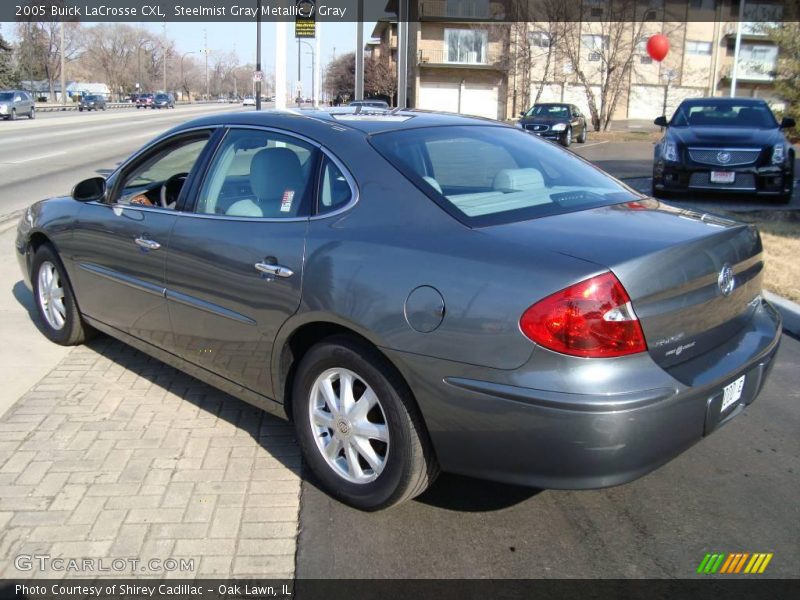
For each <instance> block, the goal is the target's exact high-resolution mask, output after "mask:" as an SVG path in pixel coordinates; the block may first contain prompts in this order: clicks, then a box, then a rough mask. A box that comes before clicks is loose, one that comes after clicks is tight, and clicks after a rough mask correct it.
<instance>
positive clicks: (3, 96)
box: [0, 92, 14, 101]
mask: <svg viewBox="0 0 800 600" xmlns="http://www.w3.org/2000/svg"><path fill="white" fill-rule="evenodd" d="M13 99H14V92H0V101H2V100H13Z"/></svg>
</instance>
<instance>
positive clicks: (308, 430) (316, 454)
mask: <svg viewBox="0 0 800 600" xmlns="http://www.w3.org/2000/svg"><path fill="white" fill-rule="evenodd" d="M292 407H293V416H294V422H295V429H296V432H297V437H298V440H299V442H300V446H301V448H302V450H303V455H304V457H305V459H306V461H307V462H308V464H309V466H310V467H311V469H312V471H313V472H314V473H315V474H316V476H317V477H318V479H319V480H320V482H321V483H322V486H323V487H324V488H325V490H326V491H327V492H328V493H330V494H331V495H332V496H334V497H336V498H338V499H339V500H341V501H342V502H345V503H347V504H349V505H351V506H354V507H356V508H359V509H362V510H378V509H381V508H386V507H389V506H392V505H394V504H398V503H400V502H404V501H405V500H409V499H410V498H413V497H414V496H417V495H418V494H420V493H422V492H423V491H424V490H425V489H426V488H427V487H428V486H429V485H430V484H431V483H432V482H433V480H434V479H435V478H436V475H438V472H439V468H438V465H437V463H436V459H435V457H434V455H433V450H432V448H431V444H430V441H429V439H428V436H427V432H426V430H425V427H424V425H423V422H422V417H421V416H420V415H419V411H418V409H417V407H416V404H415V403H414V400H413V398H412V395H411V392H410V390H409V389H408V386H407V385H406V384H405V382H404V381H403V380H402V379H401V378H400V376H399V375H398V374H397V373H396V372H395V371H394V369H392V368H391V366H390V365H388V364H387V363H386V360H385V359H384V358H383V357H382V356H380V355H379V354H378V353H377V351H375V350H373V349H371V348H370V347H369V346H367V345H366V344H364V343H361V342H358V341H356V340H354V339H351V338H348V337H333V338H329V339H328V340H325V341H323V342H320V343H318V344H317V345H315V346H314V347H312V348H311V349H310V350H309V351H308V352H307V353H306V355H305V356H304V357H303V359H302V360H301V362H300V365H299V367H298V369H297V373H296V375H295V378H294V385H293V390H292Z"/></svg>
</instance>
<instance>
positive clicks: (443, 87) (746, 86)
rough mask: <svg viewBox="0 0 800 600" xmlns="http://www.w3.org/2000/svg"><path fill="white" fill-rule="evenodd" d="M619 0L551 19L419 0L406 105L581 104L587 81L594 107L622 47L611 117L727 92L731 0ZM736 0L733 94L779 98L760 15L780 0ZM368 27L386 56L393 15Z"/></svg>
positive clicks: (486, 2) (480, 108)
mask: <svg viewBox="0 0 800 600" xmlns="http://www.w3.org/2000/svg"><path fill="white" fill-rule="evenodd" d="M628 1H631V0H564V2H565V3H570V2H576V3H578V2H579V3H580V4H579V5H577V6H579V10H580V11H581V13H580V15H581V16H582V17H585V18H582V19H575V20H574V21H571V22H567V23H564V22H562V23H557V24H554V23H553V22H550V21H546V20H542V21H536V20H532V21H528V22H525V23H508V22H503V21H502V20H501V17H503V16H504V15H506V14H509V13H507V12H506V11H507V10H509V4H510V3H509V2H506V1H501V0H497V1H491V0H421V1H420V2H418V3H417V5H416V8H417V12H416V15H415V17H416V18H415V20H414V22H412V23H411V24H410V26H409V32H410V40H409V60H408V63H409V90H408V98H409V105H410V106H414V107H418V108H424V109H430V110H444V111H449V112H460V113H463V114H472V115H479V116H485V117H490V118H496V119H506V118H511V117H513V116H515V115H516V114H517V113H518V112H520V111H522V110H525V109H526V108H528V106H529V105H530V104H531V103H532V102H533V101H534V100H535V99H536V98H537V97H538V99H539V101H540V102H569V103H572V104H576V105H577V106H579V107H581V109H582V110H583V111H585V112H586V113H587V114H588V113H589V102H588V98H587V96H588V94H587V87H588V88H589V89H590V91H591V93H592V94H593V95H594V98H595V104H596V106H597V107H598V109H599V107H600V104H601V101H602V98H601V93H600V92H601V85H602V82H603V81H604V78H607V77H608V74H607V73H606V72H605V70H604V65H605V64H606V60H607V58H608V57H609V56H611V55H612V54H616V55H617V56H619V55H620V54H622V55H624V56H629V57H630V61H629V65H628V67H627V68H626V69H625V76H624V78H623V79H622V80H621V81H620V85H619V86H618V87H619V92H618V94H616V101H615V106H614V110H613V118H614V119H651V118H653V117H655V116H658V115H660V114H661V113H662V111H663V107H664V105H665V103H666V109H667V114H670V113H671V111H672V110H674V108H675V107H676V106H677V105H678V104H679V103H680V102H681V101H682V100H683V99H684V98H687V97H696V96H706V95H729V94H730V87H731V78H732V75H733V56H734V50H735V40H736V32H737V27H738V23H737V18H738V14H739V0H633V1H635V3H636V7H635V11H634V12H633V13H628V12H625V13H624V14H625V15H627V16H630V15H633V16H632V18H627V20H626V21H625V22H622V23H620V22H619V21H615V19H616V18H618V17H619V15H621V14H623V13H622V12H620V10H621V9H620V6H624V4H625V2H628ZM744 1H745V5H744V20H743V22H742V24H741V47H740V52H739V62H738V67H737V87H736V94H737V95H738V96H755V97H764V98H767V99H768V100H769V101H771V102H772V103H773V104H775V105H778V106H780V105H781V100H780V99H779V98H777V97H776V95H775V92H774V79H775V68H776V63H777V59H778V49H777V47H776V46H775V45H774V44H773V43H772V42H771V41H770V40H769V38H768V36H767V34H766V26H768V25H769V23H770V22H774V21H780V19H781V7H782V4H783V2H782V1H781V0H758V1H755V0H744ZM656 33H663V34H664V35H666V36H667V37H668V39H669V40H670V52H669V54H668V55H667V57H666V59H665V60H664V61H662V62H656V61H653V60H652V59H651V58H650V57H649V56H648V54H647V51H646V44H647V40H648V39H649V37H650V36H652V35H653V34H656ZM373 36H374V37H375V38H376V39H375V43H373V44H372V45H371V46H369V48H370V51H371V52H373V53H374V54H377V55H382V54H381V53H390V55H391V59H392V60H393V61H396V53H397V26H396V23H392V22H389V21H381V22H379V23H378V24H377V26H376V28H375V30H374V32H373ZM395 64H396V63H395ZM580 75H583V77H581V76H580ZM606 87H608V86H606Z"/></svg>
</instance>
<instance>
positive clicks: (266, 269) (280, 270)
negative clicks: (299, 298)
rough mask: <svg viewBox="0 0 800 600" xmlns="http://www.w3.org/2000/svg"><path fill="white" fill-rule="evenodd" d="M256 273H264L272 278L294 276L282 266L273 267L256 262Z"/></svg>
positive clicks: (272, 265)
mask: <svg viewBox="0 0 800 600" xmlns="http://www.w3.org/2000/svg"><path fill="white" fill-rule="evenodd" d="M254 266H255V268H256V271H259V272H260V273H266V274H267V275H272V276H273V277H283V278H286V277H291V276H292V275H294V271H292V270H291V269H290V268H288V267H284V266H283V265H274V264H270V263H265V262H257V263H256V264H255V265H254Z"/></svg>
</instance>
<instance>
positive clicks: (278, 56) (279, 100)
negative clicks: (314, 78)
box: [275, 21, 286, 110]
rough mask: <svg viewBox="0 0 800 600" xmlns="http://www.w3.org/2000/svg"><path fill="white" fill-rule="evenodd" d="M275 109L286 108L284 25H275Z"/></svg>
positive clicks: (280, 22)
mask: <svg viewBox="0 0 800 600" xmlns="http://www.w3.org/2000/svg"><path fill="white" fill-rule="evenodd" d="M275 108H277V109H279V110H280V109H285V108H286V23H285V22H284V21H276V23H275Z"/></svg>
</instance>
